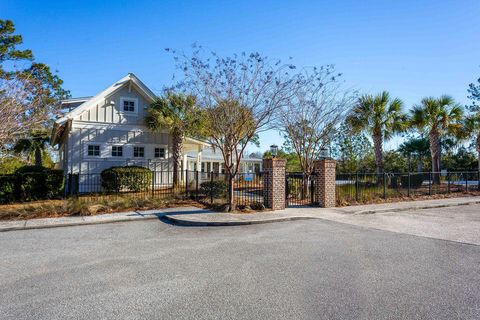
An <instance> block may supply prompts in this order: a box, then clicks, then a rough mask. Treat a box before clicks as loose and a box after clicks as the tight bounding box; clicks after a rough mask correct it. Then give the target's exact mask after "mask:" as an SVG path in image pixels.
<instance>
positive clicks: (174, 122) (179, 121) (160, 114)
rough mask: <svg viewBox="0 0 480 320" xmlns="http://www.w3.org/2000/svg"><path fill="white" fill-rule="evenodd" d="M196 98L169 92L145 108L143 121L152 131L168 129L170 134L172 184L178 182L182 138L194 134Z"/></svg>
mask: <svg viewBox="0 0 480 320" xmlns="http://www.w3.org/2000/svg"><path fill="white" fill-rule="evenodd" d="M195 104H196V99H195V97H194V96H192V95H183V94H176V93H172V92H169V93H167V94H166V96H164V97H161V98H158V99H156V100H155V101H154V102H153V103H152V104H151V105H150V108H148V110H147V114H146V116H145V119H144V122H145V125H146V126H147V127H148V128H149V129H150V130H151V131H153V132H159V131H162V130H168V131H169V132H170V134H171V136H172V158H173V184H174V185H176V184H177V183H178V180H179V179H178V171H179V168H180V166H181V154H182V149H183V139H184V137H185V136H186V135H196V134H195V133H196V132H198V131H197V129H198V124H199V117H197V112H196V111H197V108H196V106H195Z"/></svg>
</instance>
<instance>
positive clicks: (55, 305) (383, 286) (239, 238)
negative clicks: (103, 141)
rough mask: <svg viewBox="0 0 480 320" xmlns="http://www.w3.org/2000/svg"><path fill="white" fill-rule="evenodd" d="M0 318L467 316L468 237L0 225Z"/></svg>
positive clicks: (150, 224)
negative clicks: (5, 227) (462, 240)
mask: <svg viewBox="0 0 480 320" xmlns="http://www.w3.org/2000/svg"><path fill="white" fill-rule="evenodd" d="M0 256H1V260H0V319H3V320H6V319H15V320H19V319H49V320H53V319H436V320H438V319H479V318H480V247H479V246H477V245H473V244H464V243H458V242H452V241H445V240H438V239H431V238H424V237H418V236H413V235H406V234H400V233H393V232H388V231H382V230H374V229H367V228H363V227H359V226H352V225H347V224H341V223H337V222H332V221H322V220H308V221H295V222H284V223H274V224H265V225H253V226H244V227H228V228H224V227H218V228H186V227H176V226H171V225H168V224H164V223H163V222H161V221H155V220H150V221H142V222H127V223H116V224H105V225H92V226H80V227H65V228H56V229H44V230H29V231H15V232H5V233H1V234H0Z"/></svg>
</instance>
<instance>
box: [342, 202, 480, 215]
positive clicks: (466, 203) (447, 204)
mask: <svg viewBox="0 0 480 320" xmlns="http://www.w3.org/2000/svg"><path fill="white" fill-rule="evenodd" d="M472 204H480V200H474V201H469V202H462V203H445V204H430V205H421V206H411V207H404V208H390V209H387V208H385V209H376V210H360V211H354V212H345V213H349V214H375V213H383V212H401V211H409V210H423V209H435V208H448V207H459V206H468V205H472Z"/></svg>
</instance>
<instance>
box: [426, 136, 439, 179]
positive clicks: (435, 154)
mask: <svg viewBox="0 0 480 320" xmlns="http://www.w3.org/2000/svg"><path fill="white" fill-rule="evenodd" d="M428 138H429V140H430V155H431V157H432V173H433V183H434V184H440V174H439V171H440V159H439V156H440V137H439V134H438V132H437V131H436V130H431V131H430V133H429V135H428Z"/></svg>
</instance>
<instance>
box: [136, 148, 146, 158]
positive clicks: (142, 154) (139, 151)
mask: <svg viewBox="0 0 480 320" xmlns="http://www.w3.org/2000/svg"><path fill="white" fill-rule="evenodd" d="M133 157H134V158H143V157H145V147H133Z"/></svg>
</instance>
